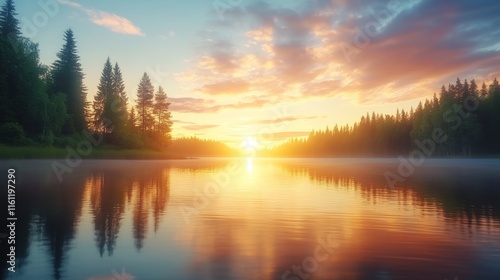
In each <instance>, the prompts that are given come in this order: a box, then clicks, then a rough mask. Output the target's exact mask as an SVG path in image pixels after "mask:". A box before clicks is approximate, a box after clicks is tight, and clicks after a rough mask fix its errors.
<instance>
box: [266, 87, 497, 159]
mask: <svg viewBox="0 0 500 280" xmlns="http://www.w3.org/2000/svg"><path fill="white" fill-rule="evenodd" d="M415 150H419V151H421V152H422V153H423V154H424V155H426V156H444V157H450V156H451V157H452V156H477V155H499V154H500V86H499V83H498V80H497V79H495V80H494V81H493V82H492V83H491V84H490V85H489V86H487V85H486V84H485V83H484V82H483V84H482V86H481V87H480V88H479V87H478V85H477V84H476V82H475V81H474V80H471V81H470V82H468V81H467V80H464V82H462V81H461V80H460V79H457V81H456V83H455V84H449V85H448V87H445V86H444V85H443V87H442V88H441V92H440V93H439V95H436V94H434V97H433V98H432V99H430V100H428V99H427V100H426V101H425V102H424V103H423V104H422V102H420V103H419V104H418V107H417V108H416V109H415V110H414V109H413V108H412V109H411V110H410V112H406V111H404V110H401V111H399V110H398V111H397V113H396V115H381V114H375V113H372V114H371V115H370V114H366V116H363V117H361V120H360V121H359V122H357V123H355V124H354V125H346V126H343V127H339V126H337V125H335V126H334V127H333V128H328V127H327V128H326V129H325V130H319V131H312V132H311V133H310V135H309V137H307V138H306V139H292V140H289V141H288V142H286V143H283V144H281V145H278V146H277V147H274V148H272V149H265V150H261V151H260V152H259V154H260V155H261V156H272V157H351V156H356V157H362V156H382V157H385V156H398V155H409V154H410V153H411V152H413V151H415Z"/></svg>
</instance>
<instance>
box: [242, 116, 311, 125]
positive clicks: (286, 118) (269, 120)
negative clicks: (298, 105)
mask: <svg viewBox="0 0 500 280" xmlns="http://www.w3.org/2000/svg"><path fill="white" fill-rule="evenodd" d="M317 118H320V117H317V116H307V117H285V118H275V119H267V120H252V121H247V122H244V124H276V123H284V122H285V123H286V122H293V121H301V120H311V119H317Z"/></svg>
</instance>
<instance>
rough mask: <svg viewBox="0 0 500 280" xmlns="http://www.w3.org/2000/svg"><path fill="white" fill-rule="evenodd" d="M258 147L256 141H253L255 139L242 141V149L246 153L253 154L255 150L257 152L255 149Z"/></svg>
mask: <svg viewBox="0 0 500 280" xmlns="http://www.w3.org/2000/svg"><path fill="white" fill-rule="evenodd" d="M258 147H259V143H258V142H257V140H255V138H251V137H250V138H247V139H245V141H243V148H244V149H245V150H246V151H247V152H253V151H255V150H257V148H258Z"/></svg>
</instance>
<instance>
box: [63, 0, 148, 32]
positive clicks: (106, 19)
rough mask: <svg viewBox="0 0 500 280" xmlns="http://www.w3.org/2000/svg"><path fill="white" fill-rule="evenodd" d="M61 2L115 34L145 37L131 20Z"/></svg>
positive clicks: (70, 2)
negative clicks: (81, 12)
mask: <svg viewBox="0 0 500 280" xmlns="http://www.w3.org/2000/svg"><path fill="white" fill-rule="evenodd" d="M59 2H60V3H62V4H64V5H67V6H70V7H73V8H76V9H79V10H81V11H83V12H85V13H86V14H87V16H88V17H89V19H90V21H91V22H93V23H94V24H96V25H99V26H104V27H106V28H108V29H110V30H111V31H113V32H116V33H120V34H128V35H136V36H144V33H143V32H142V30H141V29H140V28H139V27H137V26H135V25H134V24H133V23H132V22H131V21H130V20H128V19H126V18H124V17H121V16H119V15H116V14H113V13H108V12H104V11H100V10H96V9H89V8H85V7H84V6H83V5H81V4H79V3H76V2H72V1H69V0H59Z"/></svg>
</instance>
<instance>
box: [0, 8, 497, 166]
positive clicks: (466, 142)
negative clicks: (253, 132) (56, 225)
mask: <svg viewBox="0 0 500 280" xmlns="http://www.w3.org/2000/svg"><path fill="white" fill-rule="evenodd" d="M16 16H17V13H16V10H15V6H14V3H13V1H12V0H6V2H5V4H4V5H3V6H2V8H1V11H0V143H1V144H2V145H4V146H7V147H12V146H30V147H32V146H33V147H61V148H64V147H68V146H75V145H76V144H77V143H78V142H79V141H81V140H82V139H84V138H85V137H88V135H99V137H102V138H103V147H112V148H113V149H116V148H118V149H149V150H156V151H165V150H166V149H167V148H169V150H171V151H175V152H177V153H185V154H187V155H192V156H238V155H241V153H239V152H238V151H236V149H232V148H231V147H228V146H227V145H225V144H223V143H219V142H216V141H210V140H202V139H197V138H181V139H174V140H173V139H172V137H171V132H172V125H173V122H172V115H171V112H170V110H169V106H170V102H169V101H168V98H167V94H166V92H165V90H164V89H163V88H162V87H161V86H160V87H158V88H157V89H155V88H154V87H153V85H152V83H151V80H150V78H149V76H148V74H147V73H144V74H143V76H142V77H141V78H140V82H139V84H138V86H137V94H136V99H135V100H134V101H135V102H134V105H133V106H131V104H130V103H129V100H128V98H127V93H126V92H125V86H124V81H123V77H122V71H121V69H120V66H119V64H118V63H116V62H115V63H112V62H111V59H110V58H109V57H108V58H107V60H106V61H105V63H104V66H103V69H102V72H101V76H100V80H99V85H98V88H97V94H96V95H95V97H94V100H93V101H92V102H90V101H87V88H86V87H85V85H84V73H83V72H82V68H81V64H80V57H79V55H78V50H77V42H76V38H75V35H74V34H73V31H72V30H71V29H68V30H67V31H66V32H65V33H64V37H63V39H64V40H63V41H64V42H63V45H62V47H61V49H60V51H59V52H58V53H57V60H56V61H54V62H53V63H52V65H50V66H48V65H43V64H42V63H40V59H39V49H38V45H37V44H35V43H34V42H32V41H31V40H29V39H28V38H25V37H23V36H22V34H21V32H20V27H19V21H18V19H17V18H16ZM499 123H500V86H499V83H498V80H497V79H494V80H493V81H492V82H491V84H489V85H486V83H485V82H483V83H482V85H481V86H479V85H478V84H477V83H476V81H475V80H471V81H467V80H464V81H463V82H462V81H461V80H460V79H458V78H457V80H456V82H455V83H453V84H449V85H448V86H444V85H443V87H442V88H441V91H440V93H439V94H434V97H433V98H432V99H427V100H425V102H423V103H422V102H421V103H420V104H419V105H418V107H417V108H415V109H413V108H412V109H411V110H410V111H409V112H407V111H405V110H398V111H397V113H396V114H395V115H382V114H376V113H372V114H368V113H367V114H366V116H363V117H361V119H360V120H359V122H357V123H355V124H353V125H345V126H342V127H339V126H338V125H334V126H333V128H329V127H327V128H326V129H324V130H314V131H312V132H311V133H310V135H309V137H306V138H296V139H291V140H288V141H287V142H285V143H282V144H279V145H277V146H275V147H272V148H267V149H261V150H259V151H258V153H257V154H258V155H260V156H267V157H347V156H355V157H357V156H398V155H408V154H410V153H411V152H412V151H414V150H415V149H421V148H422V146H425V145H424V144H425V143H428V141H433V143H432V151H427V152H428V156H439V157H454V156H480V155H498V154H500V145H499V144H498V143H500V129H498V124H499ZM436 134H439V135H440V137H439V138H442V141H435V140H434V138H435V136H436ZM434 142H435V143H434Z"/></svg>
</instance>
